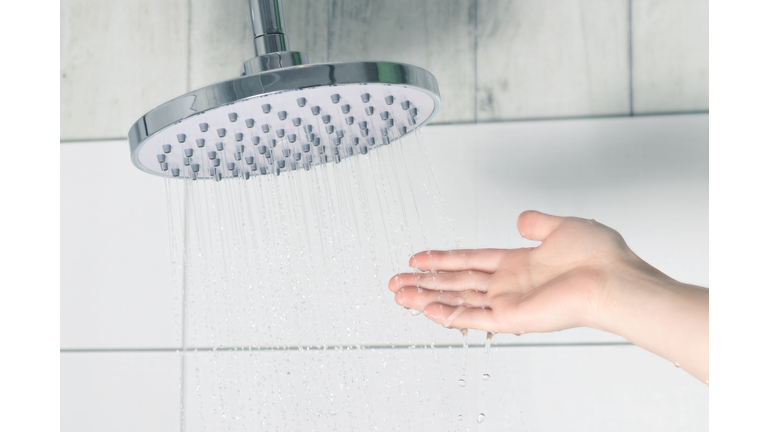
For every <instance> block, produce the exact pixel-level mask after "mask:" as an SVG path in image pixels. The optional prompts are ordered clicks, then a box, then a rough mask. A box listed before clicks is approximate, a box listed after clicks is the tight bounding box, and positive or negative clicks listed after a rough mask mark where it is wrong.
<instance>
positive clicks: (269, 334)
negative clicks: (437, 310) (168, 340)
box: [165, 125, 492, 431]
mask: <svg viewBox="0 0 768 432" xmlns="http://www.w3.org/2000/svg"><path fill="white" fill-rule="evenodd" d="M280 127H283V128H285V129H286V130H289V129H290V128H288V127H287V126H285V125H280ZM318 129H319V125H318ZM372 130H377V129H376V128H373V129H372ZM413 135H415V137H414V136H413ZM378 138H379V139H381V136H378ZM297 151H298V150H297ZM321 151H323V149H321V148H319V147H315V148H313V149H312V152H313V153H312V154H313V155H314V157H315V160H320V156H322V153H320V152H321ZM324 151H329V149H324ZM221 156H222V157H221V159H222V162H221V163H222V164H223V166H225V167H226V166H227V164H228V163H229V162H233V161H228V160H227V159H226V158H225V157H224V155H223V154H222V155H221ZM210 164H213V160H210V161H205V160H204V161H203V164H202V167H201V168H202V169H201V172H202V173H207V172H208V170H209V168H211V166H209V165H210ZM233 164H234V165H233V166H234V167H235V169H237V170H241V171H243V170H245V169H247V166H246V165H244V164H243V162H242V161H238V160H236V161H234V162H233ZM220 171H222V172H224V175H223V177H222V179H221V180H219V181H216V180H212V179H205V180H196V181H192V180H189V179H187V180H174V179H169V178H166V179H165V187H166V193H167V211H168V219H169V228H170V229H169V241H170V244H171V262H172V280H173V284H174V287H175V289H176V292H179V293H181V294H180V296H181V297H180V298H179V299H178V303H179V304H181V305H183V308H179V309H178V310H177V311H176V319H177V321H178V323H179V328H180V329H183V332H182V333H180V334H179V337H180V338H181V339H182V347H183V349H182V350H181V351H180V352H179V356H180V362H179V364H180V369H181V372H182V374H183V379H182V380H181V381H180V395H181V397H182V408H183V409H184V408H185V410H184V411H183V414H182V416H183V418H182V422H183V426H182V428H183V429H186V430H195V431H197V430H200V431H208V430H210V431H218V430H223V431H240V430H243V431H244V430H318V431H325V430H403V431H407V430H414V429H417V428H422V427H427V428H429V430H435V429H440V430H457V428H459V427H461V428H464V427H465V426H464V425H463V424H465V423H466V424H468V423H472V422H467V421H465V420H464V419H466V418H476V419H477V422H478V423H477V424H476V426H477V427H479V423H481V422H483V420H484V419H485V416H486V414H489V413H487V412H486V411H482V408H483V407H478V408H481V411H482V412H480V411H477V413H476V414H473V413H471V412H469V408H470V407H469V406H468V404H467V403H466V401H467V400H468V399H470V398H471V395H470V394H469V393H468V392H469V387H468V386H467V383H468V382H472V381H478V382H479V384H481V385H482V384H483V383H484V381H487V380H488V377H489V376H490V375H489V369H488V364H489V360H488V358H489V355H490V343H491V337H492V334H491V333H488V334H487V338H486V345H485V369H484V375H482V378H483V380H475V379H474V378H473V377H474V376H475V375H474V374H468V371H467V368H468V353H469V343H468V332H467V330H466V329H462V334H463V348H462V350H460V351H459V350H456V351H453V350H451V349H448V350H443V349H441V348H443V347H451V346H454V345H455V344H456V342H457V340H456V333H454V331H449V330H446V329H444V328H443V327H442V326H439V325H437V324H434V323H432V322H431V321H429V320H428V319H426V318H425V317H422V316H419V314H418V313H416V314H411V313H406V314H403V312H402V311H403V310H402V309H401V308H399V307H397V306H396V305H395V303H394V302H393V301H392V293H391V292H390V291H389V290H388V289H387V282H388V280H389V278H390V277H391V276H392V275H394V274H396V273H400V272H408V271H413V269H410V268H409V267H408V259H409V257H410V256H411V255H413V254H414V253H415V252H418V251H420V250H430V249H431V248H434V249H456V248H460V242H459V236H458V235H457V232H456V230H455V228H454V227H453V223H452V221H451V219H450V217H449V215H448V211H447V208H446V204H445V201H444V199H443V197H442V195H441V194H440V192H439V189H438V187H437V182H436V180H435V177H434V173H433V171H432V166H431V163H430V162H429V160H428V155H427V151H426V148H425V147H424V144H423V140H422V138H421V136H420V133H419V132H418V131H417V133H416V134H412V135H411V136H406V137H404V138H402V139H400V140H396V141H394V142H392V143H391V144H390V145H386V146H379V147H374V148H371V150H370V151H369V152H368V153H367V154H365V155H357V156H355V157H351V158H347V159H342V160H341V161H340V162H337V163H334V162H330V163H325V164H316V165H315V166H313V167H312V169H310V170H303V169H301V167H299V169H296V170H281V172H280V174H279V175H266V176H254V177H252V178H250V179H245V178H244V177H243V176H238V175H236V172H235V171H234V170H229V172H227V170H220ZM411 315H414V316H411ZM182 321H183V322H182ZM372 341H376V342H372ZM454 353H455V354H457V355H455V354H454ZM456 371H460V374H461V375H460V378H459V386H455V384H454V385H451V384H450V383H451V382H454V383H455V381H453V379H455V378H453V379H452V378H451V376H455V375H453V374H455V373H456ZM478 375H479V374H478ZM476 384H477V383H475V384H473V385H476ZM482 391H484V388H483V389H482ZM457 404H458V405H457ZM453 409H456V410H458V411H459V412H458V413H457V412H456V411H452V410H453ZM462 430H464V429H462Z"/></svg>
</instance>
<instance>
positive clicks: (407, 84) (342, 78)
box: [129, 62, 441, 176]
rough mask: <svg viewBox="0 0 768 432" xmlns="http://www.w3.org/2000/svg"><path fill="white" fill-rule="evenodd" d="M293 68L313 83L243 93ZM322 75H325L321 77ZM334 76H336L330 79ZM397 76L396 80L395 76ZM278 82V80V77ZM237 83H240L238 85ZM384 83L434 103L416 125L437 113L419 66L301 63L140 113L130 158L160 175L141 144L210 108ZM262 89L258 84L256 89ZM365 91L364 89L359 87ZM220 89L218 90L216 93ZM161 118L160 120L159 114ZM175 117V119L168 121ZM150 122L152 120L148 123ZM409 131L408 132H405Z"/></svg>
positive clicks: (430, 79) (432, 88) (432, 84)
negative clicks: (202, 102)
mask: <svg viewBox="0 0 768 432" xmlns="http://www.w3.org/2000/svg"><path fill="white" fill-rule="evenodd" d="M296 69H303V70H302V71H301V73H302V74H303V75H304V76H303V78H304V80H305V82H306V80H307V70H309V75H308V76H310V77H311V79H312V80H314V81H313V82H314V85H305V86H295V87H294V86H291V85H285V84H286V83H293V82H296V81H295V80H294V81H291V80H287V79H283V81H282V82H283V84H284V85H282V86H271V87H269V90H270V91H262V92H259V91H252V94H251V95H248V96H246V94H245V93H244V90H253V87H249V84H250V85H252V84H253V83H252V82H251V81H252V80H254V79H257V80H259V81H257V83H256V84H258V85H259V86H261V85H262V84H263V82H262V81H263V80H264V79H270V78H271V79H274V78H285V77H286V75H288V76H289V75H290V73H289V72H290V70H294V71H295V70H296ZM393 71H396V72H398V74H397V75H393V74H391V72H393ZM387 72H390V74H389V75H387ZM318 73H319V74H321V75H320V79H318V78H317V76H316V75H317V74H318ZM323 74H325V76H324V77H323ZM323 78H325V79H326V81H325V82H323V81H322V79H323ZM330 78H335V79H330ZM395 78H396V79H395ZM278 81H279V80H278ZM238 84H239V85H238ZM369 84H370V85H384V86H393V87H400V88H407V89H411V90H416V91H419V92H420V93H422V94H424V95H425V96H428V97H429V98H430V99H431V100H432V102H433V103H434V109H433V110H432V111H431V112H430V113H429V115H428V116H426V118H425V119H424V118H423V119H422V121H420V122H419V125H418V127H420V126H423V125H426V124H428V123H429V121H431V120H432V118H434V116H435V115H436V114H437V113H438V112H439V109H440V108H441V100H440V95H439V90H438V86H437V80H436V79H435V77H434V76H433V75H432V74H431V73H429V72H428V71H426V70H424V69H422V68H419V67H417V66H412V65H408V64H402V63H392V62H341V63H318V64H311V65H302V66H296V67H292V68H284V69H278V70H272V71H267V72H264V73H261V74H255V75H248V76H244V77H238V78H235V79H232V80H228V81H223V82H221V83H216V84H212V85H210V86H206V87H203V88H201V89H198V90H195V91H192V92H189V93H187V94H185V95H182V96H179V97H177V98H175V99H173V100H171V101H169V102H167V103H165V104H163V105H161V106H159V107H158V108H155V109H154V110H152V111H150V112H149V113H147V114H145V115H144V116H142V118H141V119H139V120H138V121H137V122H136V123H135V124H134V126H133V127H132V128H131V132H130V133H129V144H130V152H131V161H132V163H133V164H134V166H136V167H137V168H139V169H140V170H141V171H144V172H147V173H149V174H153V175H160V176H162V175H163V174H162V173H158V172H157V171H156V170H153V169H151V168H149V167H146V166H144V165H143V164H142V163H141V161H140V160H139V155H140V154H141V153H142V147H143V144H144V143H145V142H148V141H149V140H150V139H151V138H153V137H154V136H155V135H156V134H159V133H162V132H163V131H165V130H167V129H169V128H172V127H174V126H176V125H178V124H180V123H184V122H187V121H190V120H192V119H194V117H196V116H200V115H203V114H205V113H207V112H210V111H213V110H219V109H221V108H225V107H227V106H231V105H234V104H237V103H241V102H247V101H250V100H254V99H260V98H266V97H269V96H271V95H275V94H285V93H290V92H301V91H302V90H306V89H312V88H319V87H334V86H344V87H346V86H365V85H369ZM260 88H263V86H262V87H257V89H260ZM232 90H239V92H234V91H232ZM362 91H365V90H362ZM216 92H219V93H216ZM211 94H213V95H218V96H219V98H218V99H214V100H215V101H218V103H210V101H208V102H209V106H207V107H205V109H200V110H199V111H197V112H192V113H189V114H188V115H185V116H179V117H175V118H174V117H170V118H169V116H168V115H167V114H168V110H167V109H166V110H165V111H163V109H164V108H167V106H169V105H170V106H172V107H173V106H177V107H178V106H179V105H180V106H185V105H186V107H187V108H189V106H190V103H194V102H195V101H196V100H197V98H198V97H200V96H210V95H211ZM222 94H223V95H224V96H228V97H229V99H226V100H225V101H222V98H221V97H220V96H221V95H222ZM190 97H192V98H193V99H192V102H190ZM158 112H159V113H160V114H163V113H165V114H166V115H165V119H164V120H163V121H164V122H166V123H167V124H166V125H165V126H163V127H157V129H156V130H155V129H152V130H151V131H152V133H151V134H147V133H146V132H147V128H148V127H149V126H150V125H149V124H148V121H147V119H148V118H149V117H152V115H153V114H154V115H155V118H154V119H151V120H153V121H154V124H155V125H157V124H158V123H159V122H158V116H157V115H156V114H158ZM160 117H161V120H162V116H160ZM171 120H174V121H171ZM150 123H151V122H150ZM141 129H144V134H143V135H144V136H143V138H141V135H142V134H141V133H140V132H142V130H141ZM408 134H410V132H409V133H408Z"/></svg>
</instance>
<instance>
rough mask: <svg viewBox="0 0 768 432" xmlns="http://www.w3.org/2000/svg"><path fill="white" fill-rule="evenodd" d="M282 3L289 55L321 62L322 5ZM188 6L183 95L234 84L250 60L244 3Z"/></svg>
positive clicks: (227, 0) (199, 0)
mask: <svg viewBox="0 0 768 432" xmlns="http://www.w3.org/2000/svg"><path fill="white" fill-rule="evenodd" d="M282 3H283V12H284V15H285V27H286V31H287V34H288V43H289V44H290V47H291V49H292V50H295V51H302V52H305V53H307V55H308V56H309V61H310V62H314V63H318V62H322V61H325V58H326V52H327V46H326V42H325V41H326V40H327V34H328V26H327V23H328V4H327V2H325V1H311V0H289V1H284V2H282ZM191 5H192V10H191V23H192V24H191V32H190V61H189V78H190V85H189V90H194V89H197V88H200V87H203V86H206V85H209V84H213V83H216V82H219V81H225V80H229V79H233V78H237V77H238V76H239V75H240V67H241V66H242V65H243V62H244V61H245V60H248V59H250V58H252V57H253V56H254V50H253V31H252V30H251V21H250V17H249V15H248V14H249V10H248V3H247V2H246V1H240V0H224V1H210V0H193V1H192V3H191Z"/></svg>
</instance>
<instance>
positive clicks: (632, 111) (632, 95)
mask: <svg viewBox="0 0 768 432" xmlns="http://www.w3.org/2000/svg"><path fill="white" fill-rule="evenodd" d="M627 15H628V16H629V41H628V42H629V116H630V117H632V116H634V115H635V92H634V89H633V86H634V76H633V74H632V0H629V8H628V14H627Z"/></svg>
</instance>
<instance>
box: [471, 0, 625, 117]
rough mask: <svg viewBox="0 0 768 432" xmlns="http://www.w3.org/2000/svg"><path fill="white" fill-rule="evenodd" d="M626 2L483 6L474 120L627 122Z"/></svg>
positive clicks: (485, 0) (499, 0) (482, 2)
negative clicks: (606, 118)
mask: <svg viewBox="0 0 768 432" xmlns="http://www.w3.org/2000/svg"><path fill="white" fill-rule="evenodd" d="M628 8H629V3H628V1H627V0H622V1H616V0H582V1H576V0H572V1H564V2H536V1H526V0H512V1H508V0H479V1H478V18H477V21H478V22H477V31H478V35H477V65H478V66H477V121H479V122H482V121H499V120H512V119H530V118H552V117H584V116H606V115H626V114H629V111H630V106H629V105H630V102H629V101H630V99H629V82H630V81H629V10H628Z"/></svg>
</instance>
